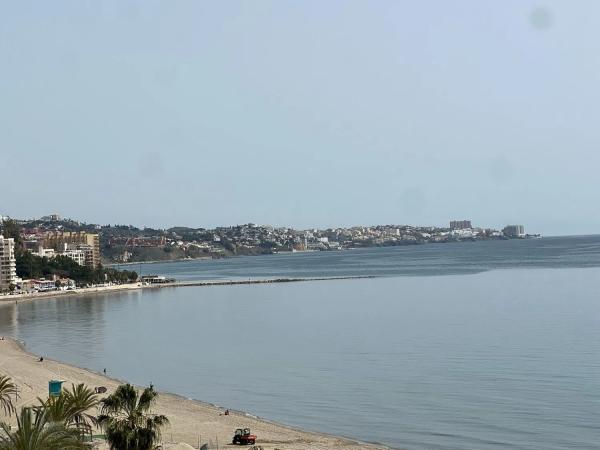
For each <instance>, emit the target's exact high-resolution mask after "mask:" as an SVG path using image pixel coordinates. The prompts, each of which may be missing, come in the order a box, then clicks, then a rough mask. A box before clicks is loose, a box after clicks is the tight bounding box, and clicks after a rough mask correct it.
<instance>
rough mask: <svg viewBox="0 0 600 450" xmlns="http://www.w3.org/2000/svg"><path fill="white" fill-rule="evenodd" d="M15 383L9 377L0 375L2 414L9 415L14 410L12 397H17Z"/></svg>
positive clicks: (0, 406) (0, 405)
mask: <svg viewBox="0 0 600 450" xmlns="http://www.w3.org/2000/svg"><path fill="white" fill-rule="evenodd" d="M17 395H18V394H17V385H16V384H15V383H13V382H12V380H11V379H10V378H9V377H6V376H4V375H0V408H2V409H3V410H4V414H7V415H9V416H10V415H11V413H13V412H14V411H15V406H14V404H13V397H14V398H15V399H16V398H17Z"/></svg>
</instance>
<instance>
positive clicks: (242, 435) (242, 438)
mask: <svg viewBox="0 0 600 450" xmlns="http://www.w3.org/2000/svg"><path fill="white" fill-rule="evenodd" d="M255 442H256V435H255V434H250V428H238V429H237V430H235V434H234V435H233V440H232V441H231V443H232V444H234V445H235V444H239V445H254V443H255Z"/></svg>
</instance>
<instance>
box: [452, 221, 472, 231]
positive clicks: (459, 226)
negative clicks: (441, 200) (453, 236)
mask: <svg viewBox="0 0 600 450" xmlns="http://www.w3.org/2000/svg"><path fill="white" fill-rule="evenodd" d="M466 228H473V227H472V226H471V221H470V220H451V221H450V229H451V230H464V229H466Z"/></svg>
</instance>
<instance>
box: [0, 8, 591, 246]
mask: <svg viewBox="0 0 600 450" xmlns="http://www.w3.org/2000/svg"><path fill="white" fill-rule="evenodd" d="M0 5H1V8H2V9H1V10H0V58H1V59H0V61H1V64H2V66H1V68H0V69H1V70H0V82H1V88H0V192H1V193H2V194H1V195H0V215H1V214H4V215H11V216H13V217H23V218H26V217H36V216H40V215H44V214H48V213H53V212H56V213H59V214H61V215H63V216H67V217H73V218H78V219H80V220H84V221H87V222H98V223H126V224H129V223H131V224H134V225H138V226H142V225H146V226H171V225H188V226H205V227H209V226H215V225H230V224H236V223H246V222H256V223H259V224H273V225H291V226H296V227H308V226H336V225H337V226H343V225H360V224H377V223H398V224H404V223H407V224H423V225H436V224H437V225H441V224H445V223H447V221H448V220H450V219H462V218H470V219H472V221H473V223H474V224H477V225H484V226H495V227H501V226H503V225H505V224H507V223H522V224H524V225H525V227H526V231H529V232H541V233H545V234H576V233H598V232H600V185H599V182H600V176H599V174H598V172H599V171H600V153H599V150H600V129H599V126H600V114H599V113H600V2H599V1H597V0H590V1H584V0H578V1H565V0H563V1H556V2H554V1H543V2H533V1H527V0H512V1H507V0H502V1H494V2H492V1H480V0H470V1H458V0H455V1H447V0H438V1H422V0H421V1H414V0H411V1H400V0H393V1H375V0H363V1H322V0H319V1H305V0H303V1H291V0H290V1H283V0H279V1H261V0H254V1H249V0H247V1H240V2H236V1H213V2H200V1H190V2H185V1H162V2H156V1H136V2H133V1H130V2H128V1H123V0H119V1H115V2H109V1H102V2H98V1H81V0H77V1H72V2H61V1H52V2H40V1H38V2H26V1H18V2H16V1H13V2H8V1H1V2H0Z"/></svg>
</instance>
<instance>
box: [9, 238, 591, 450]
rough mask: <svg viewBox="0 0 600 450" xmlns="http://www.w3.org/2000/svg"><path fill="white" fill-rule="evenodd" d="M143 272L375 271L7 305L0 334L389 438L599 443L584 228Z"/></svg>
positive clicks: (485, 444)
mask: <svg viewBox="0 0 600 450" xmlns="http://www.w3.org/2000/svg"><path fill="white" fill-rule="evenodd" d="M494 269H508V270H494ZM144 271H145V273H149V271H152V272H156V273H162V274H168V275H173V276H175V277H176V278H179V279H193V278H218V277H221V278H247V277H258V276H261V277H262V276H282V275H285V276H328V275H381V276H382V277H381V278H373V279H355V280H339V281H319V282H305V283H284V284H277V285H247V286H218V287H195V288H165V289H160V290H152V291H144V292H129V293H124V294H118V295H107V296H88V297H82V298H62V299H52V300H46V301H39V302H31V303H24V304H20V305H18V306H17V305H14V304H8V305H3V306H0V334H4V335H11V336H14V337H16V338H19V339H22V340H25V341H26V342H27V345H28V347H29V348H30V349H31V350H32V351H34V352H36V353H39V354H43V355H45V356H49V357H52V358H56V359H60V360H64V361H66V362H70V363H73V364H76V365H80V366H84V367H88V368H91V369H94V370H102V368H104V367H106V368H107V370H108V373H109V374H110V375H113V376H116V377H121V378H126V379H128V380H130V381H132V382H135V383H138V384H148V383H150V382H153V383H154V384H155V385H156V386H157V387H158V388H159V389H161V390H165V391H172V392H177V393H180V394H182V395H185V396H188V397H193V398H198V399H202V400H206V401H209V402H213V403H216V404H219V405H222V406H226V407H230V408H235V409H241V410H246V411H249V412H252V413H254V414H257V415H260V416H263V417H268V418H271V419H274V420H278V421H281V422H285V423H289V424H292V425H297V426H301V427H305V428H309V429H314V430H319V431H325V432H330V433H334V434H341V435H345V436H350V437H356V438H359V439H363V440H368V441H377V442H383V443H386V444H388V445H391V446H394V447H398V448H406V449H409V450H410V449H414V450H421V449H423V450H424V449H445V450H446V449H469V450H471V449H472V450H486V449H498V448H505V449H531V450H533V449H535V450H553V449H597V448H599V445H600V420H599V419H600V237H577V238H547V239H539V240H531V241H508V242H481V243H461V244H446V245H428V246H419V247H402V248H390V249H372V250H360V251H347V252H336V253H318V254H315V253H307V254H294V255H274V256H268V257H247V258H236V259H229V260H223V261H218V262H198V261H196V262H181V263H170V264H155V265H152V266H144ZM398 275H406V276H398ZM415 275H428V276H415Z"/></svg>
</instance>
